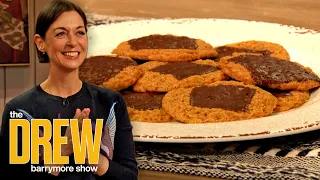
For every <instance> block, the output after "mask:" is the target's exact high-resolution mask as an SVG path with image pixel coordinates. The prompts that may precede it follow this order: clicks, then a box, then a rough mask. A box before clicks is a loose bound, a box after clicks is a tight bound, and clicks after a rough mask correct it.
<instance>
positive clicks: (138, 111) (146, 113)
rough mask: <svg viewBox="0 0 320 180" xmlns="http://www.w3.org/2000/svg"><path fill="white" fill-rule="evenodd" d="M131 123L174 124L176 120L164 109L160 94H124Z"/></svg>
mask: <svg viewBox="0 0 320 180" xmlns="http://www.w3.org/2000/svg"><path fill="white" fill-rule="evenodd" d="M122 96H123V98H124V100H125V101H126V104H127V109H128V114H129V117H130V120H131V121H139V122H153V123H155V122H172V121H174V119H173V118H172V117H171V116H170V115H169V114H167V113H166V112H165V111H164V110H163V108H162V98H163V96H164V94H160V93H137V92H123V93H122Z"/></svg>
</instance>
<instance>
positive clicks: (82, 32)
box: [78, 31, 86, 35]
mask: <svg viewBox="0 0 320 180" xmlns="http://www.w3.org/2000/svg"><path fill="white" fill-rule="evenodd" d="M78 34H79V35H85V34H86V33H85V32H84V31H78Z"/></svg>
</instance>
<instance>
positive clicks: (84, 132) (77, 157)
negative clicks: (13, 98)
mask: <svg viewBox="0 0 320 180" xmlns="http://www.w3.org/2000/svg"><path fill="white" fill-rule="evenodd" d="M115 104H116V103H114V104H113V106H112V108H111V109H110V113H109V117H108V119H107V121H106V123H105V126H104V127H103V119H96V121H95V123H93V122H92V121H91V119H83V122H82V127H83V128H81V131H80V132H79V124H78V119H54V120H53V121H52V122H51V121H50V120H49V119H34V118H32V116H31V115H29V114H28V113H27V112H26V111H24V110H21V109H17V110H16V111H10V118H11V119H10V125H9V129H10V134H9V137H10V139H9V141H10V146H9V148H10V156H9V163H10V164H27V163H29V162H30V163H31V171H37V172H39V171H41V172H43V171H46V172H48V173H50V172H51V171H52V170H53V168H56V169H57V167H58V166H57V167H54V166H55V165H61V164H66V165H67V164H69V157H68V156H62V155H61V150H62V149H61V146H62V145H63V144H67V142H68V139H67V137H65V136H61V128H62V127H63V126H70V129H71V138H72V145H73V155H74V162H75V164H76V165H79V167H78V166H77V167H76V168H80V169H77V171H78V172H80V171H84V170H85V169H83V170H81V168H82V167H85V166H83V165H85V164H86V160H87V163H89V164H98V161H99V155H100V153H101V152H103V153H104V154H105V155H106V156H107V157H108V158H109V159H112V156H113V141H114V135H115V129H116V119H115V113H114V105H115ZM18 127H20V129H21V135H22V136H21V137H22V139H21V150H22V151H21V154H19V152H18V144H19V143H18ZM100 150H101V151H100ZM41 161H42V162H43V164H45V165H46V166H47V165H48V167H43V168H47V169H41V170H39V169H35V168H36V166H37V167H38V168H39V166H38V165H39V164H40V163H41ZM50 166H51V168H50ZM64 168H65V169H66V168H69V169H68V170H65V171H74V169H73V168H72V169H70V168H71V167H64ZM96 170H97V168H96V169H91V171H96ZM87 171H88V170H87Z"/></svg>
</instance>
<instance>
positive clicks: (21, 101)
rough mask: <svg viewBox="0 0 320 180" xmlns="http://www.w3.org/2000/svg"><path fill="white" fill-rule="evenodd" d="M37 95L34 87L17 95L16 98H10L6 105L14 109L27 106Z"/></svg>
mask: <svg viewBox="0 0 320 180" xmlns="http://www.w3.org/2000/svg"><path fill="white" fill-rule="evenodd" d="M38 94H39V92H38V90H37V87H36V86H35V87H33V88H31V89H29V90H27V91H25V92H23V93H21V94H19V95H17V96H16V97H14V98H12V99H11V100H10V101H8V103H7V105H8V106H10V107H16V106H21V105H25V106H28V104H30V103H31V102H33V100H34V99H36V98H37V97H38Z"/></svg>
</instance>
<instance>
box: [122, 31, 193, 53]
mask: <svg viewBox="0 0 320 180" xmlns="http://www.w3.org/2000/svg"><path fill="white" fill-rule="evenodd" d="M128 43H129V45H130V48H131V49H132V50H141V49H193V50H194V49H197V48H198V45H197V43H196V41H195V39H192V38H189V37H186V36H172V35H149V36H144V37H141V38H137V39H131V40H129V41H128Z"/></svg>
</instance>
